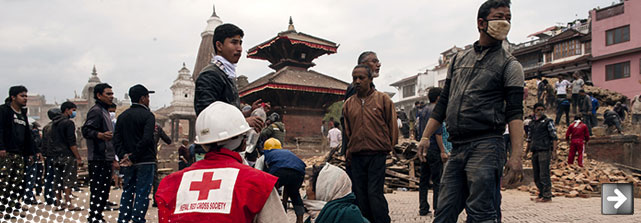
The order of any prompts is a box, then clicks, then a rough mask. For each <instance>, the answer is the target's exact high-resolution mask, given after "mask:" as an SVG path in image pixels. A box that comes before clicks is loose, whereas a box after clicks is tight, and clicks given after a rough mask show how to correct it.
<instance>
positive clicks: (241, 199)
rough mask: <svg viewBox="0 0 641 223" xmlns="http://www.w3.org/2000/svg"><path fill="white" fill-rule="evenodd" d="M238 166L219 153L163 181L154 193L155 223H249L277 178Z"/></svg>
mask: <svg viewBox="0 0 641 223" xmlns="http://www.w3.org/2000/svg"><path fill="white" fill-rule="evenodd" d="M241 162H242V158H241V157H240V155H239V154H238V153H236V152H232V151H230V150H227V149H221V150H220V151H212V152H209V153H207V154H206V155H205V159H203V160H201V161H198V162H196V163H194V164H193V165H191V166H190V167H188V168H185V169H183V170H181V171H178V172H175V173H172V174H170V175H169V176H167V177H165V178H164V179H163V180H162V181H161V182H160V185H159V186H158V192H157V193H156V202H157V203H158V218H159V222H161V223H164V222H205V221H206V222H229V223H232V222H233V223H240V222H247V223H250V222H253V220H254V218H255V217H256V214H258V213H259V212H260V210H262V208H263V206H264V205H265V202H266V201H267V198H268V197H269V195H270V193H271V192H272V190H273V188H274V185H275V184H276V180H277V179H278V178H276V177H274V176H272V175H269V174H267V173H265V172H262V171H260V170H257V169H254V168H251V167H250V166H247V165H243V164H242V163H241Z"/></svg>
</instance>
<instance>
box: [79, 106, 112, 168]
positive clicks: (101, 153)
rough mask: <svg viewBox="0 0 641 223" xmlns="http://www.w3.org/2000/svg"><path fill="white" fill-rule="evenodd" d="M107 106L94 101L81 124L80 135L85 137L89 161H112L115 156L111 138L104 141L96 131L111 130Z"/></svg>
mask: <svg viewBox="0 0 641 223" xmlns="http://www.w3.org/2000/svg"><path fill="white" fill-rule="evenodd" d="M108 107H109V105H107V104H105V103H103V102H102V101H96V104H95V105H94V106H93V107H91V109H89V112H87V120H86V121H85V124H83V125H82V128H81V130H82V136H83V137H85V139H87V160H89V161H94V160H95V161H113V160H114V158H115V151H114V147H113V139H112V140H110V141H104V140H102V139H99V138H98V133H101V132H102V133H104V132H108V131H111V132H113V124H112V123H111V117H110V116H109V112H108V111H107V108H108Z"/></svg>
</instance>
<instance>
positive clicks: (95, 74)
mask: <svg viewBox="0 0 641 223" xmlns="http://www.w3.org/2000/svg"><path fill="white" fill-rule="evenodd" d="M91 75H93V76H98V72H96V65H95V64H94V65H93V71H92V72H91Z"/></svg>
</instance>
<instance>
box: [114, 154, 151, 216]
mask: <svg viewBox="0 0 641 223" xmlns="http://www.w3.org/2000/svg"><path fill="white" fill-rule="evenodd" d="M120 173H121V174H124V175H125V176H124V177H123V180H124V181H123V190H122V197H121V198H120V209H119V210H120V214H119V215H118V222H129V221H133V222H145V221H146V220H145V215H146V214H147V207H148V206H149V192H150V191H151V185H152V183H153V182H154V173H156V164H141V165H134V166H130V167H121V168H120ZM134 194H135V198H134ZM132 207H133V209H132Z"/></svg>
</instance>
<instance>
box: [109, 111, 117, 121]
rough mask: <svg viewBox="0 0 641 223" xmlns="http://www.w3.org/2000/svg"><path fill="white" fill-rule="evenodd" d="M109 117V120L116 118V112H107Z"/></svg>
mask: <svg viewBox="0 0 641 223" xmlns="http://www.w3.org/2000/svg"><path fill="white" fill-rule="evenodd" d="M109 117H111V120H114V119H116V112H109Z"/></svg>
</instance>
